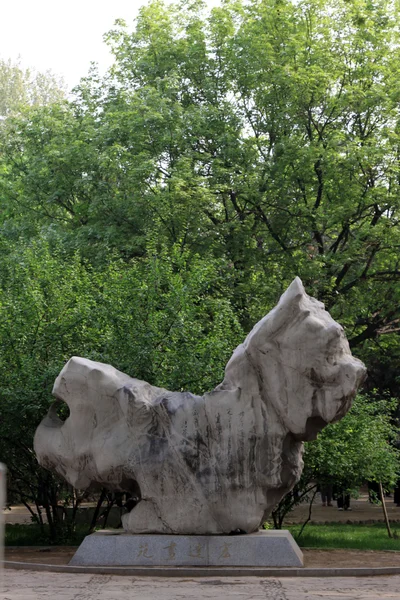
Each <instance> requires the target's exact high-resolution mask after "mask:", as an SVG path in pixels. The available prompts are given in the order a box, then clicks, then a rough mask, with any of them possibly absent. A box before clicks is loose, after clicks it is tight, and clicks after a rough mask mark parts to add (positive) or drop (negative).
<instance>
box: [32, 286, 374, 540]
mask: <svg viewBox="0 0 400 600" xmlns="http://www.w3.org/2000/svg"><path fill="white" fill-rule="evenodd" d="M365 372H366V369H365V367H364V365H363V364H362V363H361V362H360V361H359V360H358V359H356V358H354V357H353V356H352V355H351V352H350V349H349V345H348V342H347V340H346V338H345V335H344V332H343V329H342V327H341V326H340V325H339V324H338V323H336V322H335V321H334V320H333V319H332V317H331V316H330V315H329V313H328V312H326V311H325V309H324V306H323V304H322V303H321V302H319V301H317V300H315V299H314V298H311V297H310V296H308V295H307V294H306V293H305V291H304V288H303V285H302V283H301V281H300V279H299V278H296V279H295V280H294V281H293V282H292V284H291V285H290V286H289V288H288V289H287V290H286V292H285V293H284V294H283V295H282V297H281V299H280V301H279V303H278V305H277V306H276V307H275V308H274V309H273V310H272V311H271V312H270V313H268V314H267V315H266V316H265V317H264V318H263V319H262V320H261V321H260V322H259V323H257V325H255V327H254V328H253V329H252V331H251V332H250V333H249V334H248V336H247V338H246V339H245V341H244V342H243V344H241V345H240V346H238V347H237V348H236V350H235V351H234V353H233V355H232V357H231V359H230V360H229V362H228V364H227V366H226V369H225V378H224V380H223V382H222V383H221V384H220V385H218V386H217V387H216V388H215V389H214V390H213V391H211V392H209V393H206V394H204V396H195V395H193V394H191V393H190V392H170V391H168V390H166V389H163V388H159V387H155V386H152V385H150V384H149V383H147V382H145V381H140V380H138V379H133V378H132V377H130V376H129V375H125V374H124V373H121V372H120V371H117V370H116V369H114V368H113V367H111V366H109V365H105V364H102V363H97V362H92V361H90V360H87V359H84V358H76V357H74V358H71V360H70V361H69V362H68V363H67V364H66V365H65V367H64V368H63V370H62V371H61V373H60V374H59V376H58V377H57V380H56V382H55V385H54V390H53V394H54V396H55V397H56V398H57V400H56V402H55V403H54V404H53V405H52V407H51V408H50V410H49V412H48V415H47V416H46V417H45V419H44V420H43V421H42V423H41V424H40V425H39V427H38V429H37V431H36V435H35V442H34V445H35V451H36V455H37V458H38V460H39V462H40V464H41V465H42V466H44V467H46V468H48V469H50V470H54V471H56V472H57V473H59V474H60V475H62V476H63V477H65V479H66V480H67V481H68V482H69V483H71V484H72V485H74V486H75V487H77V488H80V489H85V488H88V487H89V486H91V485H100V486H105V487H107V488H109V489H111V490H120V491H125V492H131V493H132V494H133V495H135V496H136V497H137V499H138V503H137V505H136V506H135V507H134V508H133V510H131V512H130V513H128V514H126V515H124V516H123V527H124V529H125V531H126V532H129V533H132V534H150V533H151V534H170V535H171V534H186V535H192V536H193V535H210V534H225V535H226V534H232V533H233V532H240V533H252V532H256V531H258V529H259V527H260V526H261V525H262V523H263V522H264V521H265V520H266V518H267V517H268V515H269V514H270V512H271V510H272V509H273V507H274V506H275V505H276V504H277V503H278V502H279V500H280V499H281V498H282V497H283V496H284V495H285V494H287V493H288V492H289V491H290V490H291V489H292V487H293V486H294V484H295V483H296V482H297V481H298V480H299V478H300V475H301V471H302V466H303V462H302V453H303V441H305V440H311V439H314V438H315V437H316V435H317V433H318V432H319V431H320V430H321V429H322V428H323V427H324V426H325V425H327V424H328V423H331V422H334V421H337V420H338V419H340V418H341V417H343V415H344V414H345V413H346V412H347V410H348V409H349V408H350V405H351V401H352V399H353V397H354V396H355V394H356V391H357V387H358V386H359V385H360V383H361V382H362V381H363V379H364V377H365ZM60 402H66V403H67V404H68V406H69V409H70V415H69V417H68V418H67V419H66V421H65V422H63V421H62V420H60V419H59V417H58V416H57V408H58V405H59V403H60Z"/></svg>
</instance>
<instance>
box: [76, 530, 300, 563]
mask: <svg viewBox="0 0 400 600" xmlns="http://www.w3.org/2000/svg"><path fill="white" fill-rule="evenodd" d="M69 564H70V565H80V566H121V567H122V566H149V567H160V566H164V567H168V566H175V567H182V566H193V567H194V566H196V567H210V566H214V567H225V566H226V567H303V553H302V552H301V550H300V548H299V547H298V545H297V544H296V542H295V541H294V539H293V537H292V535H291V534H290V533H289V531H285V530H280V531H275V530H274V531H258V532H256V533H251V534H248V535H225V536H224V535H215V536H211V535H149V534H148V535H133V534H129V533H125V532H123V531H101V532H100V531H99V532H97V533H93V534H92V535H88V536H87V537H86V538H85V539H84V540H83V542H82V544H81V545H80V546H79V548H78V550H77V551H76V553H75V555H74V556H73V558H72V560H71V561H70V563H69Z"/></svg>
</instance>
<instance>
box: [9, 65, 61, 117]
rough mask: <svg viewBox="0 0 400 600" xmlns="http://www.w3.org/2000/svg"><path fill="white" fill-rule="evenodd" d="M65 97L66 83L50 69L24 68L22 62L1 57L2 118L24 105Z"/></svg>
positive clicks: (40, 104)
mask: <svg viewBox="0 0 400 600" xmlns="http://www.w3.org/2000/svg"><path fill="white" fill-rule="evenodd" d="M64 97H65V85H64V83H63V81H62V79H61V78H57V77H56V76H55V75H53V73H51V72H50V71H46V72H44V73H41V72H37V71H35V70H33V69H24V68H23V67H22V66H21V64H20V62H19V61H18V62H16V63H13V62H12V61H11V60H4V59H0V118H1V117H2V118H4V117H6V116H8V115H9V114H12V113H13V112H17V111H19V110H20V109H21V108H22V107H24V106H27V105H28V106H43V105H46V104H50V103H52V102H55V101H57V100H62V99H63V98H64Z"/></svg>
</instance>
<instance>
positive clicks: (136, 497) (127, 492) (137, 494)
mask: <svg viewBox="0 0 400 600" xmlns="http://www.w3.org/2000/svg"><path fill="white" fill-rule="evenodd" d="M121 488H123V490H124V491H123V492H122V496H124V497H125V503H124V504H123V508H125V510H126V511H127V512H131V510H133V509H134V508H135V506H136V505H137V504H139V502H140V501H141V499H142V493H141V491H140V486H139V484H138V482H137V481H135V480H134V479H129V480H124V481H122V482H121Z"/></svg>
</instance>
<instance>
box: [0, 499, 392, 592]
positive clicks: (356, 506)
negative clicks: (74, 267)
mask: <svg viewBox="0 0 400 600" xmlns="http://www.w3.org/2000/svg"><path fill="white" fill-rule="evenodd" d="M386 506H387V510H388V514H389V518H390V520H391V521H400V508H398V507H396V506H395V505H394V503H393V500H392V499H391V498H388V499H387V501H386ZM351 507H352V511H338V510H337V508H336V503H333V506H332V507H323V506H321V502H320V501H319V499H318V501H316V502H315V504H314V506H313V510H312V519H311V520H312V522H315V523H323V522H337V523H346V522H347V521H352V522H360V521H363V522H365V521H367V522H368V521H370V522H372V521H374V522H375V521H383V512H382V507H381V506H379V505H374V504H370V503H369V502H368V497H367V495H366V494H362V495H361V496H360V498H358V499H357V500H355V499H352V501H351ZM307 515H308V505H302V506H299V507H297V508H296V509H295V510H294V511H293V512H292V513H290V515H289V516H288V518H287V522H288V523H302V522H304V520H305V519H306V518H307ZM5 518H6V522H7V523H24V522H25V523H29V522H30V515H29V512H28V511H27V509H26V508H24V507H13V508H12V510H11V511H6V513H5ZM303 552H304V557H305V566H306V567H328V568H335V567H400V553H395V552H372V551H358V550H314V549H309V550H308V549H305V550H304V551H303ZM73 553H74V549H73V548H53V549H50V550H49V549H36V548H35V549H34V548H30V549H26V548H19V549H13V548H7V549H6V559H7V560H16V561H21V562H23V561H27V562H40V563H47V564H67V563H68V562H69V560H70V558H71V557H72V555H73ZM339 597H340V596H339ZM399 600H400V589H399Z"/></svg>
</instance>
